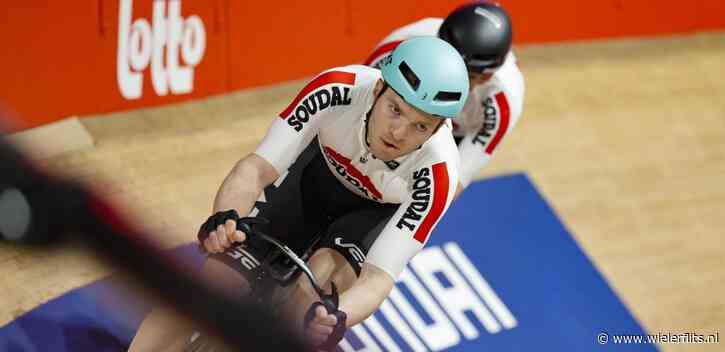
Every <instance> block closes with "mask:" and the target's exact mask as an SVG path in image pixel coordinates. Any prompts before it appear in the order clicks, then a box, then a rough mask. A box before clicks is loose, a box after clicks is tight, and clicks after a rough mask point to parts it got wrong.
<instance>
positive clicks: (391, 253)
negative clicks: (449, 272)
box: [255, 65, 458, 279]
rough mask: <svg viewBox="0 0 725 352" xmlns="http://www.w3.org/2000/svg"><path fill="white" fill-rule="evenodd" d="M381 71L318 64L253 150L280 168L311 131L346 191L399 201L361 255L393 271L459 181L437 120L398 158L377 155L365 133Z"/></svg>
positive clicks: (446, 133)
mask: <svg viewBox="0 0 725 352" xmlns="http://www.w3.org/2000/svg"><path fill="white" fill-rule="evenodd" d="M379 79H381V74H380V71H379V70H377V69H373V68H370V67H367V66H362V65H352V66H345V67H339V68H335V69H332V70H328V71H325V72H323V73H321V74H320V75H318V76H317V77H315V78H314V79H313V80H312V81H311V82H310V83H308V84H307V85H306V86H305V87H304V88H303V89H302V91H301V92H300V93H299V94H298V95H297V97H296V98H295V99H294V100H293V101H292V102H291V103H290V104H289V106H287V108H286V109H285V110H284V111H282V113H280V114H279V118H278V119H275V121H274V123H273V124H272V126H271V127H270V129H269V131H268V132H267V135H266V136H265V137H264V139H263V140H262V142H261V143H260V145H259V146H258V147H257V150H256V152H255V153H256V154H257V155H259V156H261V157H262V158H264V159H265V160H267V161H268V162H269V163H270V164H272V165H273V166H274V168H275V169H276V170H277V172H279V174H280V175H283V174H284V173H285V172H286V171H287V170H288V168H289V167H290V166H291V165H292V163H293V162H294V161H295V160H296V159H297V157H298V156H299V155H300V153H301V152H302V151H303V150H304V149H305V147H307V145H308V144H309V143H310V141H312V139H313V138H315V137H317V138H318V141H319V145H320V149H321V151H322V153H323V154H324V156H325V160H326V162H327V166H328V167H329V168H330V170H331V172H332V173H333V174H334V175H335V176H336V177H337V180H338V181H340V182H341V183H342V184H343V185H344V186H345V187H346V188H347V189H348V190H350V191H351V192H353V193H355V194H357V195H359V196H361V197H365V198H368V199H371V200H373V201H376V202H380V203H393V204H400V207H399V208H398V210H397V211H396V213H395V215H393V217H392V218H391V219H390V220H389V221H388V223H387V224H386V225H385V227H384V229H383V231H382V233H381V234H380V235H379V236H378V238H377V239H376V241H375V243H374V244H373V245H372V247H371V248H370V251H369V252H368V255H367V259H366V262H368V263H371V264H374V265H375V266H377V267H380V268H382V269H383V270H385V271H386V272H388V273H389V274H390V275H391V277H392V278H394V279H395V278H396V277H397V276H398V275H399V274H400V272H401V271H402V270H403V268H404V267H405V265H406V264H407V262H408V261H409V260H410V259H411V258H412V257H413V256H414V255H415V254H416V253H417V252H418V251H419V250H420V249H421V248H423V245H424V244H425V242H426V240H427V239H428V236H429V235H430V233H431V232H432V231H433V228H434V227H435V225H436V224H437V223H438V221H439V220H440V219H441V217H442V216H443V214H444V213H445V212H446V210H447V209H448V206H449V205H450V203H451V201H452V199H453V195H454V194H455V190H456V185H457V182H458V151H457V149H456V145H455V142H454V140H453V138H452V135H451V129H450V127H449V126H448V125H447V124H443V125H442V126H441V128H439V129H438V131H436V133H435V134H433V136H431V138H430V139H429V140H428V141H426V142H425V143H424V144H423V145H422V146H421V148H419V149H417V150H415V151H413V152H412V153H410V154H408V155H405V156H402V157H400V158H398V159H395V160H391V161H388V162H383V161H381V160H379V159H376V158H375V157H374V156H373V155H372V153H371V152H370V150H368V146H367V143H366V139H365V134H366V128H367V126H366V124H367V122H366V118H367V117H366V115H367V113H368V111H370V109H371V108H372V105H373V102H374V100H375V96H373V89H374V87H375V83H376V82H377V81H378V80H379Z"/></svg>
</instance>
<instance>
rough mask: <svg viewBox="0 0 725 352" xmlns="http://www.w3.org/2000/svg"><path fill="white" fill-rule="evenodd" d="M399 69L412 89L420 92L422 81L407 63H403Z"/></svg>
mask: <svg viewBox="0 0 725 352" xmlns="http://www.w3.org/2000/svg"><path fill="white" fill-rule="evenodd" d="M398 69H399V70H400V73H401V74H402V75H403V77H405V80H406V81H407V82H408V84H410V87H411V88H413V90H414V91H417V90H418V87H419V86H420V79H419V78H418V76H417V75H416V74H415V72H413V70H411V69H410V66H408V64H406V63H405V61H401V62H400V65H398Z"/></svg>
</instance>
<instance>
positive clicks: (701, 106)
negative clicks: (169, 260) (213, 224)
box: [0, 33, 725, 351]
mask: <svg viewBox="0 0 725 352" xmlns="http://www.w3.org/2000/svg"><path fill="white" fill-rule="evenodd" d="M516 52H517V54H518V57H519V60H520V66H521V68H522V70H523V72H524V75H525V78H526V86H527V87H526V88H527V90H526V99H525V107H524V112H523V116H522V119H521V121H520V123H519V125H518V126H517V127H516V129H515V130H514V133H513V134H512V135H511V136H510V138H509V139H508V140H506V141H505V142H504V143H503V144H502V146H501V148H500V150H499V152H498V155H497V156H496V157H495V158H494V160H493V162H492V163H491V164H490V165H489V166H488V167H487V168H486V169H485V170H484V172H483V173H482V175H481V176H482V177H487V176H492V175H499V174H504V173H511V172H526V173H527V174H528V176H529V177H530V178H531V179H532V181H533V182H534V183H535V184H536V185H537V187H538V188H539V191H540V192H541V193H543V195H544V197H545V198H546V199H547V201H549V202H550V204H551V205H552V207H553V208H554V209H555V210H556V212H557V213H558V214H559V216H560V217H561V219H562V221H563V222H564V223H565V224H566V226H567V227H568V229H569V230H570V232H571V233H572V234H573V236H574V237H575V238H576V240H577V241H578V242H579V244H580V245H581V247H582V248H583V249H584V251H585V252H586V253H587V254H588V255H589V256H590V258H591V259H592V260H593V262H594V263H595V264H596V266H597V268H598V269H599V270H600V271H601V273H602V274H603V275H604V276H605V277H606V278H607V280H608V281H609V283H610V284H611V286H612V287H613V289H614V290H615V291H616V292H617V293H618V294H619V295H620V297H621V298H622V300H623V301H624V303H625V304H626V305H627V306H628V308H629V309H630V310H631V311H632V313H633V314H634V315H635V317H636V318H637V319H638V320H639V321H640V322H641V323H642V325H643V326H644V327H645V329H646V330H647V331H649V332H651V333H658V332H662V333H667V332H672V333H683V332H694V333H700V334H709V333H715V332H721V333H725V329H723V328H725V300H723V297H725V269H723V263H724V257H725V240H724V239H723V234H725V33H710V34H699V35H691V36H677V37H670V38H666V39H630V40H617V41H606V42H595V43H578V44H556V45H541V46H527V47H521V48H517V50H516ZM304 83H305V81H296V82H291V83H286V84H281V85H278V86H274V87H266V88H260V89H256V90H250V91H242V92H237V93H234V94H230V95H226V96H219V97H213V98H209V99H204V100H198V101H193V102H189V103H185V104H180V105H175V106H167V107H162V108H153V109H143V110H136V111H130V112H122V113H114V114H109V115H104V116H87V117H84V118H82V119H81V120H80V121H81V123H82V126H83V127H85V129H86V130H87V131H88V133H89V134H90V136H91V137H92V139H93V141H94V144H93V145H89V146H87V147H86V148H81V149H79V150H76V151H72V152H68V153H64V154H61V155H56V156H53V157H50V158H43V159H41V160H40V162H41V163H42V164H43V165H45V166H47V167H49V168H51V169H55V170H57V171H58V172H61V173H64V174H67V175H71V176H72V177H75V178H77V179H80V180H83V181H84V182H86V183H88V184H90V185H92V186H95V187H98V188H99V189H102V190H103V191H104V192H105V193H107V194H109V195H111V196H113V197H114V199H116V200H117V201H118V202H120V203H122V204H125V205H127V206H128V208H129V209H131V210H129V212H130V213H132V214H133V216H137V217H138V218H139V221H140V222H142V223H143V224H144V226H145V227H146V228H148V229H149V230H150V233H152V234H153V235H154V236H155V238H156V239H157V240H160V241H162V242H163V243H164V245H166V246H173V245H179V244H182V243H185V242H189V241H191V240H193V239H194V233H195V230H196V228H197V226H198V225H199V223H200V222H201V221H202V220H203V219H205V218H206V216H208V212H209V211H210V209H211V204H212V200H213V196H214V193H215V191H216V189H217V187H218V185H219V184H220V183H221V181H222V179H223V177H224V176H225V175H226V173H227V172H228V171H229V169H230V168H231V167H232V165H233V163H234V162H235V161H236V160H237V159H238V158H239V157H241V156H242V155H244V154H245V153H247V152H249V151H251V150H253V148H254V146H255V145H256V143H257V142H258V141H259V140H260V138H261V137H262V135H263V133H264V131H265V130H266V128H267V126H268V125H269V124H270V122H271V121H272V119H273V118H274V116H276V114H277V113H278V112H279V111H281V110H282V109H283V108H284V107H285V106H286V104H287V103H288V102H289V101H290V100H291V98H292V97H293V96H294V95H295V94H296V92H297V90H298V89H299V88H300V87H301V86H302V85H303V84H304ZM28 133H31V134H32V131H31V132H28ZM68 133H71V131H69V132H68ZM76 142H77V140H76ZM482 201H485V200H482ZM531 235H532V236H535V235H536V234H534V233H532V234H531ZM111 271H112V269H110V268H108V267H104V266H100V265H98V264H97V263H96V262H95V261H94V260H92V259H90V258H89V256H88V255H86V254H84V253H82V252H81V251H80V250H76V249H72V248H71V249H68V248H64V249H62V250H55V251H52V252H50V253H47V252H43V253H37V252H34V251H32V250H30V249H26V248H23V249H18V248H15V247H10V246H8V245H7V244H0V276H1V277H2V278H3V279H2V280H1V281H0V292H2V294H1V296H2V298H0V301H2V304H0V325H2V324H5V323H7V322H8V321H10V320H12V319H13V318H14V317H16V316H18V315H20V314H22V313H23V312H25V311H27V310H29V309H32V308H33V307H35V306H37V305H38V304H40V303H43V302H45V301H47V300H49V299H51V298H53V297H56V296H58V295H60V294H62V293H64V292H66V291H68V290H70V289H72V288H75V287H78V286H80V285H84V284H87V283H89V282H91V281H93V280H96V279H98V278H101V277H103V276H105V275H107V274H109V273H110V272H111ZM723 337H725V336H723ZM722 343H723V342H722V341H721V342H720V344H718V345H694V344H689V345H674V344H666V345H662V346H661V348H662V350H664V351H679V350H688V351H689V350H692V351H695V350H696V351H722V350H723V346H722Z"/></svg>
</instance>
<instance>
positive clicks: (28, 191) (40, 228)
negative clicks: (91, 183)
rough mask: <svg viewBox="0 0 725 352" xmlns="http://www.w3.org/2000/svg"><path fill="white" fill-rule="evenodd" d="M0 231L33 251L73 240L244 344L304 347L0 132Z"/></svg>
mask: <svg viewBox="0 0 725 352" xmlns="http://www.w3.org/2000/svg"><path fill="white" fill-rule="evenodd" d="M0 236H2V238H3V239H6V240H11V241H14V242H15V243H16V244H18V245H20V244H31V245H34V246H36V248H37V249H38V250H41V249H42V248H43V247H47V246H50V245H57V244H58V243H60V242H62V241H64V240H68V239H71V238H73V239H74V240H78V241H80V242H82V243H84V244H85V245H88V246H89V247H90V249H92V252H93V253H95V255H96V256H98V257H99V258H102V259H104V260H108V261H111V262H112V263H113V264H114V265H115V267H119V268H123V269H124V270H126V271H128V272H130V273H132V274H133V275H134V277H136V278H138V279H139V280H140V281H141V282H142V284H144V285H145V286H147V287H150V288H152V289H153V290H154V291H155V292H156V293H159V294H160V295H161V296H162V297H163V298H164V299H165V300H167V301H168V302H169V303H172V304H173V305H174V306H176V307H178V309H179V311H180V312H182V313H184V314H185V315H186V316H188V317H190V318H192V319H194V320H196V321H198V322H200V323H202V324H203V325H205V326H207V327H209V328H210V329H211V330H212V331H215V332H217V333H218V334H219V336H221V337H222V338H223V339H224V340H225V341H226V342H227V343H228V344H229V345H231V346H236V347H237V349H241V348H243V349H244V350H252V351H256V350H264V351H268V350H272V351H278V350H281V351H292V350H294V351H304V350H306V349H305V348H304V347H303V346H304V345H303V344H301V343H300V342H298V341H297V340H296V339H295V335H294V334H292V333H291V332H290V331H291V330H290V329H288V327H287V326H286V325H285V324H284V323H283V322H280V321H275V320H274V319H273V318H272V317H271V316H270V314H269V313H268V312H266V311H263V310H262V308H261V307H258V306H254V305H252V304H250V303H247V302H245V301H243V300H241V297H232V296H230V295H227V294H224V293H222V292H220V291H218V290H214V289H212V288H210V287H211V286H210V285H207V284H205V283H204V282H203V281H202V280H201V278H200V277H199V276H196V275H195V274H193V273H192V271H190V270H188V269H186V270H185V269H184V265H183V263H181V262H180V261H179V260H178V259H174V258H173V257H172V256H171V255H170V254H169V253H166V252H164V251H163V250H162V249H161V247H159V246H157V245H156V244H154V243H151V242H149V241H148V239H149V238H150V236H145V235H144V234H143V233H141V232H140V231H138V230H136V229H135V228H134V226H132V225H131V224H129V223H127V222H126V220H124V219H122V218H121V217H120V216H119V215H118V213H117V211H116V210H115V209H113V207H112V206H110V205H109V204H108V203H107V202H106V201H104V200H103V199H101V198H100V197H98V196H97V195H95V194H94V193H92V192H91V191H88V190H86V189H84V187H82V186H81V185H79V184H76V183H73V182H70V181H68V180H63V179H60V178H57V177H53V176H51V175H47V174H44V173H43V172H41V171H39V170H38V169H36V168H35V167H33V165H32V164H31V163H30V162H28V161H27V160H26V159H25V158H24V157H23V156H22V155H21V154H20V153H19V152H17V151H16V150H15V149H14V148H12V147H11V146H10V145H9V144H8V143H6V142H5V141H4V139H3V138H0Z"/></svg>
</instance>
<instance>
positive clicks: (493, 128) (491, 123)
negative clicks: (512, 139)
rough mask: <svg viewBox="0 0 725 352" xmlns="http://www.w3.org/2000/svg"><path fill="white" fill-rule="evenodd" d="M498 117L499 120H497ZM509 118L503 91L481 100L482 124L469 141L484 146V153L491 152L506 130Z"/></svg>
mask: <svg viewBox="0 0 725 352" xmlns="http://www.w3.org/2000/svg"><path fill="white" fill-rule="evenodd" d="M494 99H495V100H496V101H495V103H494ZM497 107H498V109H497ZM499 110H500V111H499ZM499 117H500V121H497V120H498V119H499ZM509 119H510V113H509V105H508V101H507V100H506V95H505V94H504V93H503V92H500V93H497V94H496V95H495V96H494V97H493V98H491V97H488V98H486V100H485V101H484V102H483V125H482V126H481V129H480V130H479V131H478V134H477V135H476V137H474V138H473V140H472V141H471V143H473V144H480V145H482V146H484V147H485V148H486V153H487V154H492V153H493V151H494V149H496V146H497V145H498V143H499V142H500V141H501V138H503V135H504V134H505V133H506V131H507V130H508V125H509Z"/></svg>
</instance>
